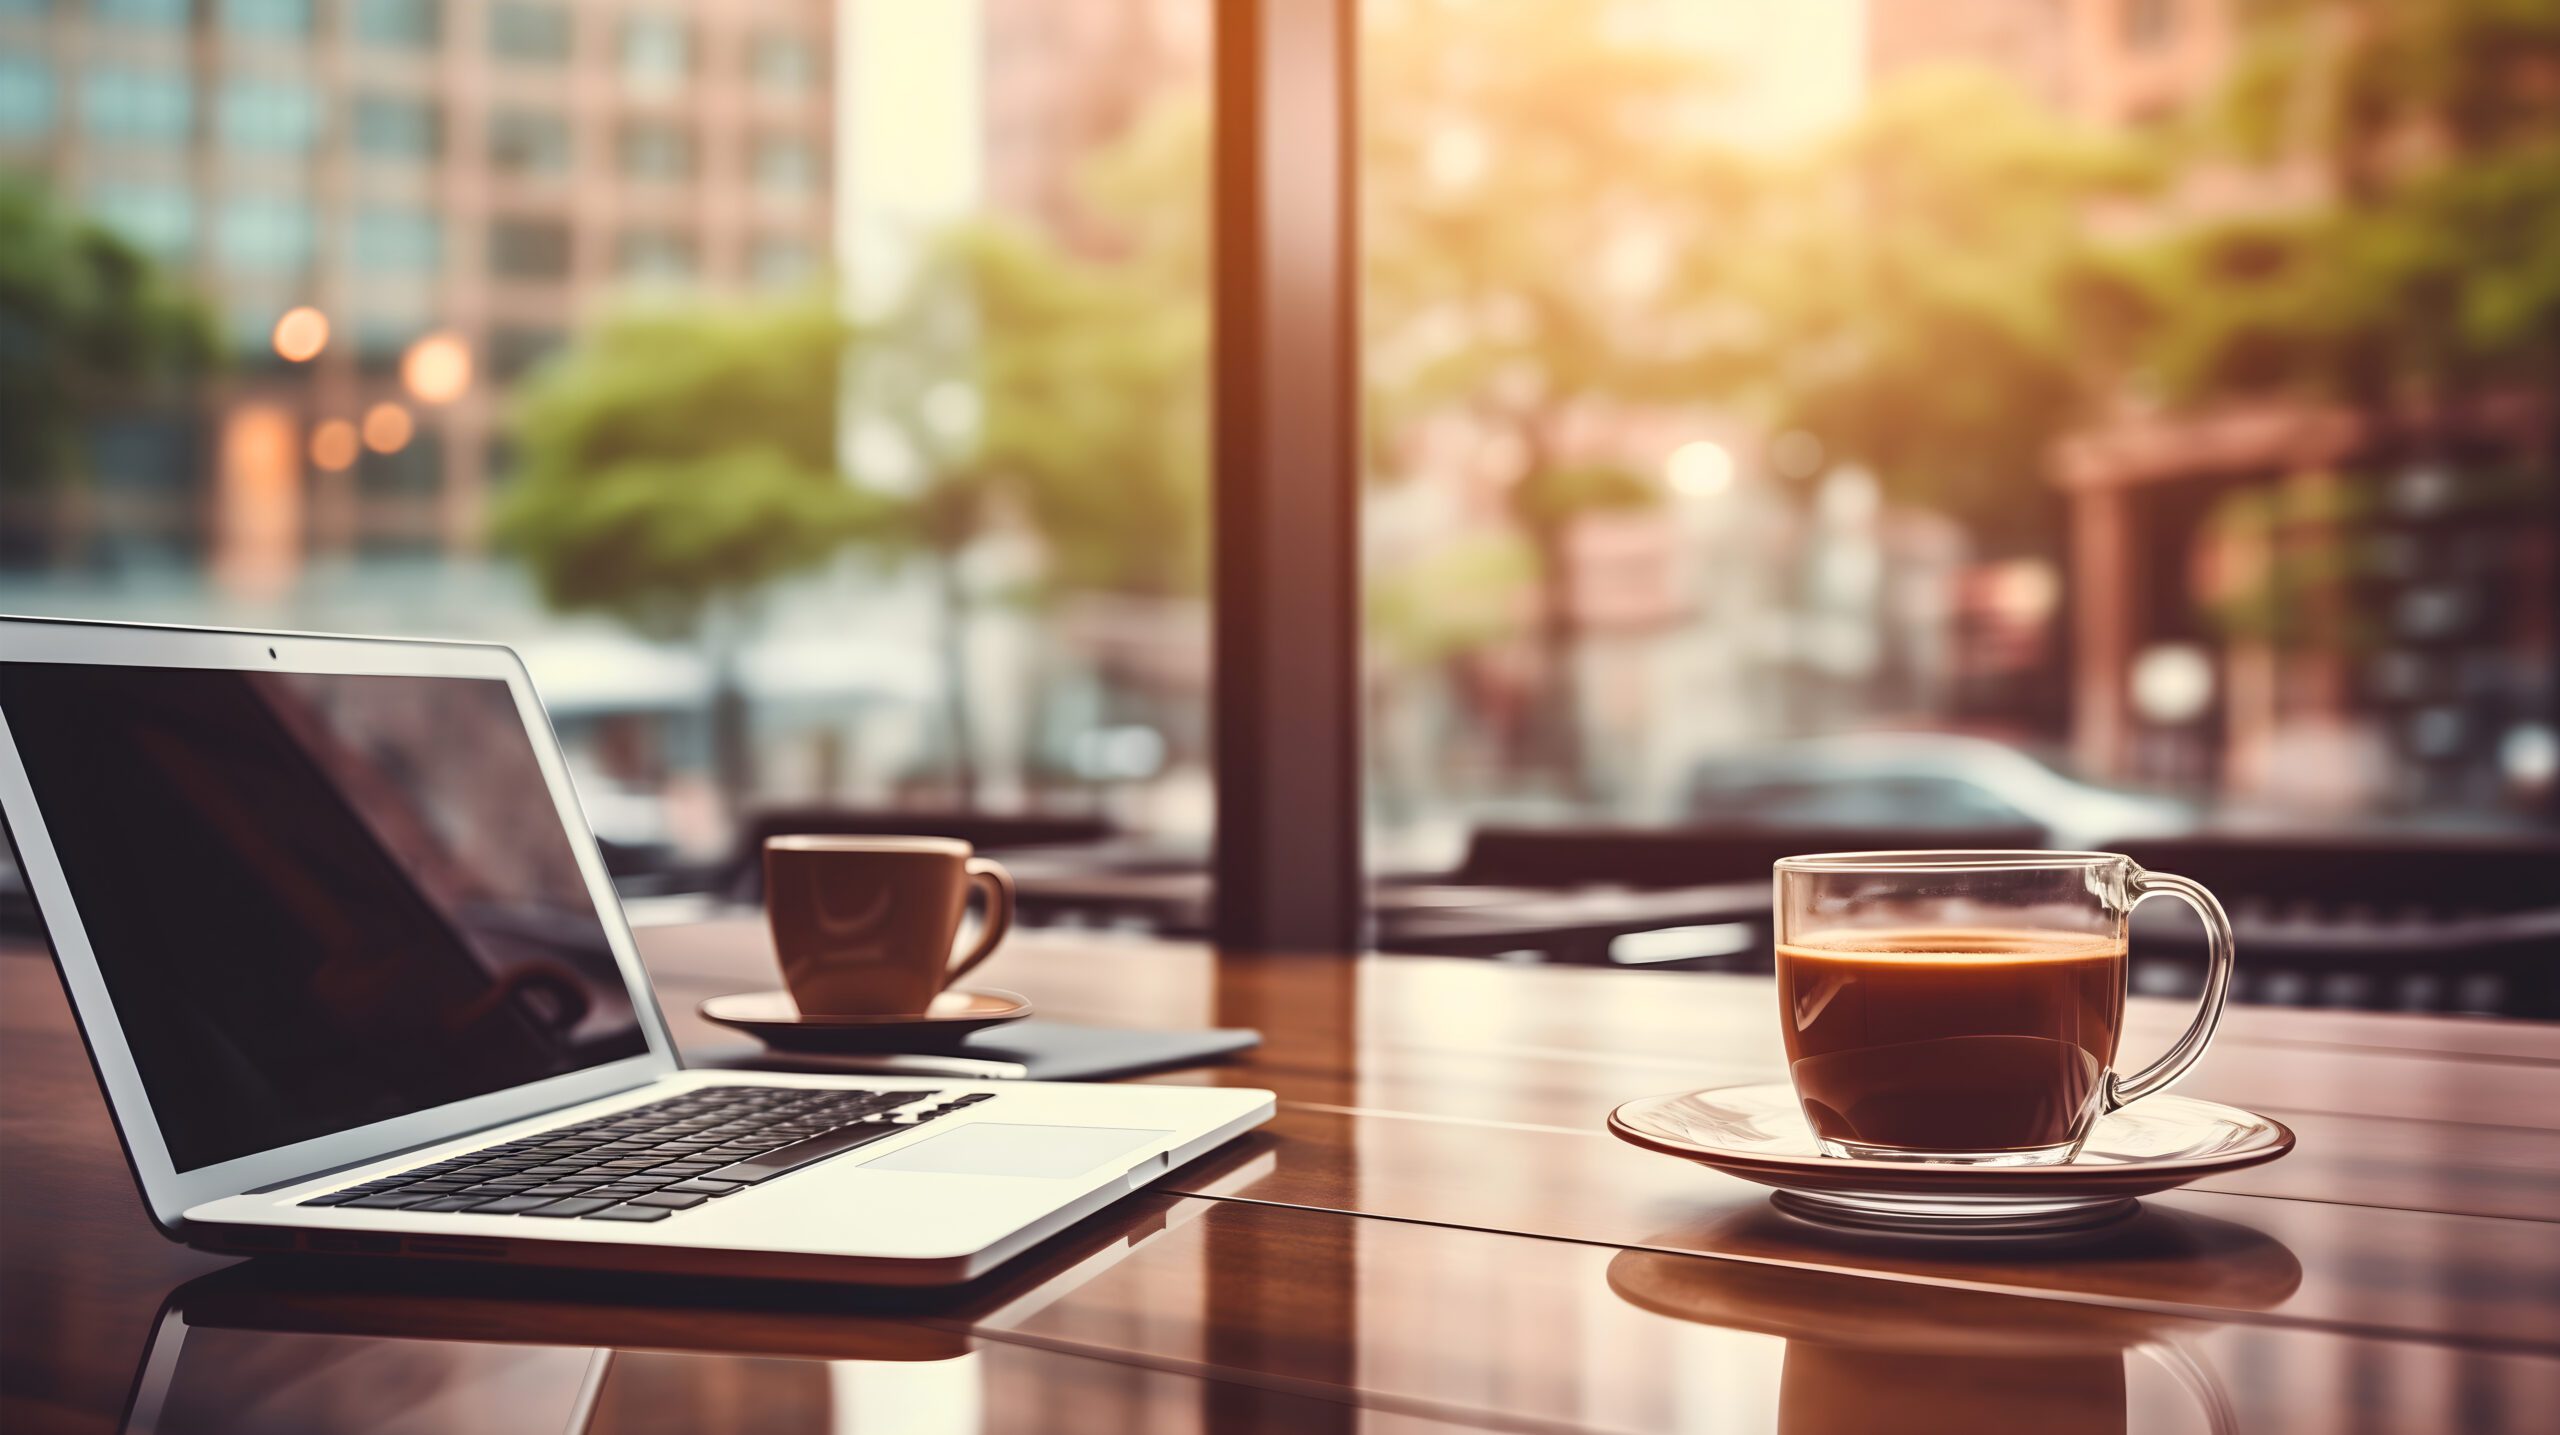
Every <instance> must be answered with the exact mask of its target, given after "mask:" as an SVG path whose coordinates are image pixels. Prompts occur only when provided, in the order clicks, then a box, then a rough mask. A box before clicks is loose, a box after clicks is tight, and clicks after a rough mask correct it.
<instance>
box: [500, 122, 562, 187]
mask: <svg viewBox="0 0 2560 1435" xmlns="http://www.w3.org/2000/svg"><path fill="white" fill-rule="evenodd" d="M489 164H490V166H491V167H492V168H494V169H496V170H497V171H498V172H499V173H501V174H558V173H560V172H561V171H562V170H565V169H567V168H568V167H569V122H568V120H566V119H565V118H563V117H561V116H559V115H555V114H550V113H547V112H544V111H539V110H500V111H499V112H498V113H496V114H494V115H491V116H490V117H489Z"/></svg>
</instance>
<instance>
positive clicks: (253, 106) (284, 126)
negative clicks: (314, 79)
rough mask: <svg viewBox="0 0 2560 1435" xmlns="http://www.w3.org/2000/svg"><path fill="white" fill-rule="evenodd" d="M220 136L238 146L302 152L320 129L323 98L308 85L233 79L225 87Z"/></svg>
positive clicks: (281, 152) (221, 109)
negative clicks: (321, 100) (321, 99)
mask: <svg viewBox="0 0 2560 1435" xmlns="http://www.w3.org/2000/svg"><path fill="white" fill-rule="evenodd" d="M219 117H220V122H221V129H220V137H221V140H222V142H223V143H224V144H226V145H229V146H232V147H233V148H235V149H243V150H264V151H269V152H272V153H277V154H299V153H302V152H303V151H305V150H308V149H310V148H311V143H312V141H313V139H315V138H316V137H317V136H318V135H319V132H320V101H319V98H318V97H317V96H315V95H314V94H312V93H311V89H310V87H309V86H307V85H298V84H293V83H290V82H287V81H278V80H233V81H231V82H230V83H228V84H226V85H224V86H223V87H222V99H221V108H220V112H219Z"/></svg>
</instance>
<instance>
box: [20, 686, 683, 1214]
mask: <svg viewBox="0 0 2560 1435" xmlns="http://www.w3.org/2000/svg"><path fill="white" fill-rule="evenodd" d="M0 714H5V715H6V716H7V718H8V722H9V729H10V732H11V734H12V736H14V738H15V739H16V742H17V748H18V755H19V757H20V759H21V760H22V761H23V762H24V764H25V766H26V770H27V778H28V781H29V783H30V784H31V785H32V786H33V787H34V789H35V795H36V802H37V806H38V808H39V810H40V811H41V812H42V813H43V815H44V823H45V827H46V830H47V831H48V832H50V833H51V834H52V838H53V848H54V851H55V853H56V854H57V855H58V856H59V858H60V859H61V863H62V870H63V875H64V877H65V879H66V880H67V881H68V883H69V884H70V888H71V895H72V898H73V900H74V902H75V903H76V904H77V906H78V908H79V913H80V921H81V924H82V926H83V927H84V928H85V929H86V930H87V932H88V936H89V942H90V945H91V946H92V947H93V948H95V950H96V952H97V958H98V966H99V968H100V970H101V971H102V973H103V974H104V977H105V980H106V985H107V990H108V994H109V995H110V996H111V997H113V999H114V1001H115V1007H116V1014H117V1018H118V1023H119V1025H121V1026H122V1028H123V1030H124V1037H125V1040H126V1042H127V1043H128V1044H129V1045H130V1046H131V1047H132V1049H133V1061H134V1065H135V1066H136V1067H137V1068H138V1069H139V1070H140V1072H141V1075H142V1082H143V1085H144V1087H145V1089H146V1090H147V1091H148V1092H149V1093H150V1097H151V1107H152V1110H153V1111H154V1112H155V1113H156V1114H157V1115H158V1117H159V1124H160V1134H161V1137H162V1139H163V1140H164V1141H166V1142H167V1144H168V1148H169V1159H170V1161H171V1162H172V1164H174V1165H175V1166H176V1167H177V1169H179V1170H181V1171H191V1170H194V1169H196V1168H198V1167H201V1166H209V1165H212V1164H213V1163H215V1162H218V1161H226V1160H229V1159H231V1158H233V1157H236V1156H245V1155H248V1154H250V1153H251V1152H255V1151H263V1150H267V1149H269V1148H271V1147H276V1146H283V1145H288V1144H290V1143H292V1142H296V1141H302V1140H307V1139H309V1138H311V1137H315V1136H324V1135H327V1134H329V1133H330V1132H333V1131H343V1130H346V1129H348V1128H349V1127H354V1126H361V1125H365V1124H366V1123H369V1122H374V1121H381V1120H386V1119H388V1118H390V1117H394V1116H401V1115H405V1114H407V1113H409V1112H413V1111H423V1110H425V1109H427V1108H429V1107H432V1106H440V1105H443V1104H445V1103H447V1102H451V1101H459V1100H462V1099H464V1098H466V1097H472V1096H478V1095H481V1094H483V1093H486V1092H491V1091H497V1090H501V1089H503V1088H506V1087H510V1086H518V1085H522V1084H524V1083H526V1082H530V1081H537V1080H540V1079H542V1078H544V1077H548V1076H556V1075H559V1074H561V1073H563V1072H568V1071H574V1070H577V1069H579V1068H582V1067H589V1066H595V1065H599V1064H602V1063H605V1062H610V1061H616V1060H620V1059H622V1058H625V1057H631V1056H637V1055H640V1054H641V1053H642V1052H644V1051H645V1050H647V1043H646V1041H645V1039H644V1038H643V1037H642V1035H641V1032H640V1027H639V1021H638V1017H637V1015H636V1014H635V1013H634V1012H633V1010H632V999H631V993H630V990H629V989H628V988H627V987H626V986H625V984H624V982H623V979H622V975H621V972H620V970H619V969H618V968H617V967H616V966H615V964H614V959H613V952H612V949H611V947H610V946H608V945H607V942H606V938H605V933H604V927H603V925H602V924H601V923H600V922H599V921H598V920H597V917H596V911H595V905H594V902H593V901H592V899H591V898H590V897H589V895H588V892H587V886H586V883H585V880H584V879H583V878H582V877H581V876H580V874H579V871H578V865H577V861H576V858H575V857H574V856H573V855H572V852H571V850H570V846H569V841H568V838H567V836H566V835H565V834H564V833H563V832H562V831H561V824H560V819H559V817H558V816H557V814H556V810H555V809H554V807H553V805H552V802H551V793H550V789H549V787H548V786H547V785H546V784H545V783H544V781H543V778H542V771H541V768H540V767H539V765H538V764H537V763H536V761H535V758H534V752H533V746H532V743H531V741H530V740H529V739H528V738H527V736H526V734H525V729H524V725H523V723H522V722H521V721H520V720H519V719H518V717H517V715H516V705H515V700H514V698H513V697H512V696H511V695H510V693H509V692H508V689H507V685H506V684H505V683H504V682H501V681H498V680H496V679H492V678H424V677H371V676H346V675H340V674H312V673H263V672H222V671H210V670H204V669H194V668H138V667H98V666H88V665H78V664H55V663H0Z"/></svg>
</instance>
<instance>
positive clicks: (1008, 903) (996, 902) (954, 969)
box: [942, 857, 1013, 987]
mask: <svg viewBox="0 0 2560 1435" xmlns="http://www.w3.org/2000/svg"><path fill="white" fill-rule="evenodd" d="M967 871H968V873H969V882H970V884H971V885H972V886H975V887H979V888H982V889H984V890H985V892H986V894H987V916H986V923H985V925H984V926H981V927H980V928H979V929H978V944H977V945H976V946H974V947H971V948H970V949H969V954H968V955H967V956H964V957H962V958H961V959H960V960H959V961H957V962H954V963H952V964H951V970H950V971H948V972H945V973H944V974H943V977H942V984H943V985H944V986H946V987H948V986H950V985H951V984H952V983H953V982H956V981H958V980H960V979H961V978H962V977H964V976H967V975H968V974H969V969H970V968H971V967H974V966H976V965H977V964H978V963H980V962H983V961H985V960H986V959H987V958H989V957H991V956H994V955H995V951H996V944H997V943H999V942H1001V941H1003V940H1004V934H1005V933H1007V932H1010V931H1012V930H1013V874H1012V873H1010V872H1007V871H1006V870H1004V864H1003V863H1001V862H998V861H996V860H995V859H993V858H990V857H972V858H970V859H969V865H968V868H967Z"/></svg>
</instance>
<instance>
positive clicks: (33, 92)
mask: <svg viewBox="0 0 2560 1435" xmlns="http://www.w3.org/2000/svg"><path fill="white" fill-rule="evenodd" d="M52 129H53V71H51V70H48V69H46V68H45V65H44V61H42V60H39V59H37V58H35V57H34V56H32V55H0V135H8V136H11V137H13V138H15V137H33V136H38V135H44V134H48V133H50V132H51V131H52Z"/></svg>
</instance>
